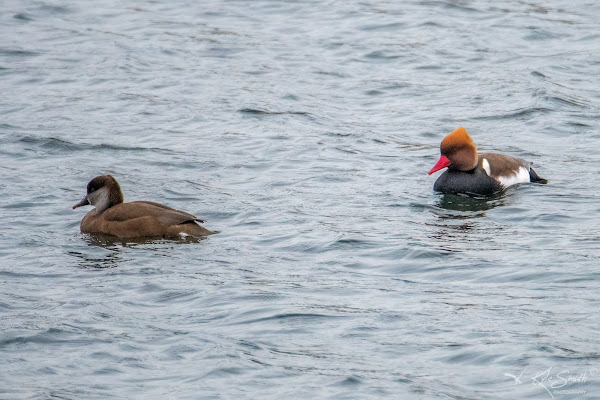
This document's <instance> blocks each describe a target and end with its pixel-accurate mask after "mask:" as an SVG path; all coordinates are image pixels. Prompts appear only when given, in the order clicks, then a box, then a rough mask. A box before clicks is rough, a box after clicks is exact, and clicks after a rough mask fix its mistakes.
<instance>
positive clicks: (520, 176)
mask: <svg viewBox="0 0 600 400" xmlns="http://www.w3.org/2000/svg"><path fill="white" fill-rule="evenodd" d="M497 179H498V181H500V184H502V186H504V187H509V186H512V185H516V184H517V183H522V182H530V181H531V180H530V178H529V171H527V170H526V169H525V168H523V167H519V171H518V172H517V173H515V174H513V175H509V176H499V177H498V178H497Z"/></svg>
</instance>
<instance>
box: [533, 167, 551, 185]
mask: <svg viewBox="0 0 600 400" xmlns="http://www.w3.org/2000/svg"><path fill="white" fill-rule="evenodd" d="M529 179H530V181H531V182H537V183H548V179H544V178H542V177H540V176H539V175H538V174H536V172H535V171H534V170H533V168H529Z"/></svg>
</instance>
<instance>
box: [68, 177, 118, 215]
mask: <svg viewBox="0 0 600 400" xmlns="http://www.w3.org/2000/svg"><path fill="white" fill-rule="evenodd" d="M122 202H123V192H121V186H119V182H117V180H116V179H115V178H113V177H112V176H111V175H101V176H97V177H95V178H94V179H92V180H91V181H90V182H89V183H88V185H87V194H86V195H85V197H84V198H83V199H82V200H81V201H80V202H79V203H77V204H75V205H74V206H73V209H75V208H77V207H81V206H87V205H92V206H94V207H96V210H97V211H98V212H99V213H101V212H102V211H104V210H106V209H107V208H110V207H112V206H116V205H117V204H120V203H122Z"/></svg>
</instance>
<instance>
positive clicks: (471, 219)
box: [429, 194, 509, 251]
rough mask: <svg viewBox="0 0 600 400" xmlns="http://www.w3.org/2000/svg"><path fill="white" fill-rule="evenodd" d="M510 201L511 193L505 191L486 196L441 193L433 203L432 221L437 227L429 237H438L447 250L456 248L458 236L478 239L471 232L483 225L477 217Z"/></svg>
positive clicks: (465, 239) (466, 238)
mask: <svg viewBox="0 0 600 400" xmlns="http://www.w3.org/2000/svg"><path fill="white" fill-rule="evenodd" d="M508 201H509V200H508V197H506V196H505V195H503V194H500V195H498V196H495V197H486V198H481V197H468V196H460V195H455V194H442V195H439V197H438V198H437V199H436V201H435V203H434V204H433V206H432V207H431V210H432V213H433V214H434V215H435V216H436V217H437V222H435V223H432V224H431V226H433V227H435V228H434V232H432V233H431V234H430V235H429V237H430V238H434V239H436V242H437V243H438V245H439V246H442V248H444V249H445V250H449V251H457V248H456V245H457V240H458V242H463V241H467V242H469V241H471V240H477V239H476V236H472V233H473V231H477V230H478V229H479V228H480V226H481V224H480V223H479V222H478V221H477V220H478V219H480V218H482V217H485V216H486V212H487V211H489V210H491V209H493V208H496V207H499V206H503V205H506V204H507V203H508ZM496 228H498V227H496Z"/></svg>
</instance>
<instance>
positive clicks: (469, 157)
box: [429, 127, 477, 175]
mask: <svg viewBox="0 0 600 400" xmlns="http://www.w3.org/2000/svg"><path fill="white" fill-rule="evenodd" d="M440 153H441V155H442V156H441V157H440V159H439V161H438V162H437V164H436V165H435V166H434V167H433V168H432V169H431V170H430V171H429V175H431V174H432V173H434V172H436V171H439V170H440V169H443V168H446V167H448V168H450V169H453V170H458V171H470V170H472V169H473V168H475V167H476V166H477V148H476V147H475V143H473V139H471V136H469V134H468V133H467V131H466V130H465V128H462V127H461V128H458V129H456V130H455V131H454V132H452V133H451V134H449V135H448V136H446V137H445V138H444V140H442V144H441V145H440Z"/></svg>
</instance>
